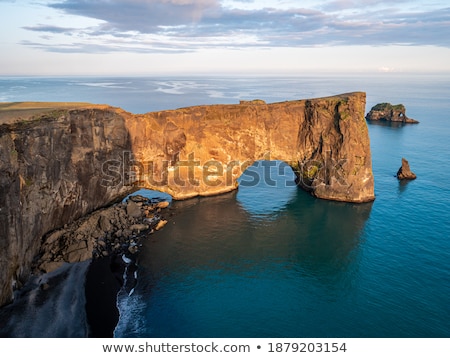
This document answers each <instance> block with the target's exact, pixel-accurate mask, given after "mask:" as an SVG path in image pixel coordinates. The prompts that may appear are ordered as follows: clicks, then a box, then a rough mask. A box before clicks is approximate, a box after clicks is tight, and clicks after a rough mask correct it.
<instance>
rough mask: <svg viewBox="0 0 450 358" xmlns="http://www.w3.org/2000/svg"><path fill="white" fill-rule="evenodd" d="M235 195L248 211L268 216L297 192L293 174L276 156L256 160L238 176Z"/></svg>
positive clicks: (285, 204)
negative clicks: (270, 158) (274, 157)
mask: <svg viewBox="0 0 450 358" xmlns="http://www.w3.org/2000/svg"><path fill="white" fill-rule="evenodd" d="M238 184H239V186H238V192H237V196H236V199H237V200H238V202H239V203H240V205H241V206H242V207H243V208H244V209H245V210H246V211H247V212H248V213H249V214H250V215H255V216H259V217H261V216H264V219H268V218H270V217H271V216H274V214H275V213H278V212H280V211H282V210H283V209H285V208H286V206H287V205H288V204H289V203H290V202H292V201H293V200H294V199H295V197H296V195H297V192H298V185H297V184H296V175H295V173H294V171H293V169H292V167H291V166H289V164H287V163H286V162H284V161H280V160H258V161H255V162H254V163H253V164H252V165H251V166H249V167H248V168H247V169H246V170H245V171H244V172H243V173H242V175H241V176H240V177H239V178H238Z"/></svg>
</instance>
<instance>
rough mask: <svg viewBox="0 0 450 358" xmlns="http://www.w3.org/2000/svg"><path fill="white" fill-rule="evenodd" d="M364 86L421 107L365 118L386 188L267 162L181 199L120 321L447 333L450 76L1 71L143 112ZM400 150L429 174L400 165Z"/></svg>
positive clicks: (166, 330) (31, 91) (31, 92)
mask: <svg viewBox="0 0 450 358" xmlns="http://www.w3.org/2000/svg"><path fill="white" fill-rule="evenodd" d="M351 91H364V92H366V93H367V106H366V112H368V111H369V110H370V108H371V107H372V106H373V105H375V104H377V103H380V102H391V103H392V104H398V103H402V104H404V105H405V106H406V109H407V115H408V116H409V117H412V118H414V119H417V120H419V121H420V123H419V124H414V125H413V124H408V125H389V124H382V123H369V124H368V127H369V135H370V140H371V150H372V163H373V172H374V177H375V195H376V200H375V201H374V202H373V203H366V204H348V203H337V202H330V201H325V200H320V199H315V198H313V197H311V196H310V195H309V194H308V193H305V192H303V191H302V190H301V189H299V188H297V187H296V186H295V185H293V173H292V171H291V170H290V169H289V168H285V167H283V166H280V165H279V164H280V163H267V162H256V163H255V164H254V165H253V166H252V167H250V168H249V169H248V170H250V172H247V174H244V175H243V176H242V177H241V185H240V187H239V189H238V190H237V191H235V192H232V193H228V194H225V195H220V196H216V197H209V198H196V199H191V200H187V201H180V202H175V201H174V202H172V204H171V213H172V214H171V216H170V218H169V223H168V224H167V225H166V227H165V228H164V229H163V230H161V231H160V232H158V233H156V234H154V235H151V236H149V237H148V239H147V240H145V241H144V246H143V247H142V250H141V252H140V255H139V261H138V265H139V269H138V281H137V285H136V287H135V289H134V290H133V291H132V293H131V294H127V293H124V292H121V293H119V296H118V298H117V304H118V308H119V312H120V318H119V322H118V324H117V327H116V329H115V331H114V335H115V337H230V338H231V337H261V338H263V337H411V338H412V337H450V219H449V214H448V209H449V208H450V187H449V186H448V183H447V181H448V177H447V175H448V173H450V158H449V156H450V144H449V143H450V141H449V140H448V138H449V136H450V76H448V75H424V74H422V75H420V74H415V75H411V74H402V73H397V74H396V73H380V74H377V75H371V76H368V75H351V76H343V75H326V76H325V75H323V76H313V75H308V76H298V77H292V78H287V77H280V78H279V77H274V76H272V77H256V76H255V77H245V76H241V77H232V76H228V77H164V78H162V77H161V78H157V77H146V78H140V77H116V78H104V77H103V78H97V77H86V78H80V77H55V78H39V77H23V78H21V77H1V78H0V101H3V102H8V101H9V102H11V101H62V102H68V101H74V102H84V101H86V102H92V103H107V104H110V105H113V106H117V107H122V108H124V109H125V110H128V111H130V112H133V113H144V112H149V111H156V110H163V109H172V108H179V107H184V106H191V105H200V104H216V103H238V102H239V100H241V99H246V100H251V99H263V100H265V101H266V102H277V101H285V100H293V99H303V98H314V97H322V96H328V95H334V94H339V93H345V92H351ZM402 157H405V158H406V159H408V161H409V163H410V165H411V170H412V171H413V172H415V173H416V174H417V179H416V180H414V181H410V182H399V181H398V180H397V179H396V178H395V174H396V172H397V170H398V168H399V167H400V165H401V159H402ZM272 164H273V165H272ZM280 168H281V169H280ZM251 171H253V173H257V175H258V176H259V177H260V178H264V177H266V178H267V180H261V181H259V182H258V183H254V182H252V181H251V180H248V178H252V177H254V176H252V175H251ZM274 182H275V183H274ZM249 183H250V184H251V185H250V184H249ZM144 193H145V192H144ZM147 195H159V194H157V193H154V192H149V193H147ZM71 282H73V280H72V281H71ZM76 282H79V278H78V279H77V280H76ZM66 299H67V297H66ZM81 300H82V299H81ZM30 304H31V303H30ZM47 310H48V307H47ZM31 311H32V310H31V309H30V310H26V311H24V312H25V313H24V314H23V315H22V319H23V320H27V318H30V317H27V316H26V315H27V313H26V312H31ZM43 314H44V315H45V314H46V313H45V312H44V313H43ZM16 321H17V319H16ZM16 324H19V323H16ZM27 324H28V325H30V324H33V323H30V321H28V323H27ZM34 324H35V325H39V324H42V320H36V322H35V323H34ZM79 324H80V322H77V323H76V324H73V326H74V327H76V326H77V325H79ZM35 331H39V327H35Z"/></svg>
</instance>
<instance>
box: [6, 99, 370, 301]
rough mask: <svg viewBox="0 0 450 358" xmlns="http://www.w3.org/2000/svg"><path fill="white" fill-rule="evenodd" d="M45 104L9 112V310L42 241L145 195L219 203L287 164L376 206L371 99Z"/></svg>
mask: <svg viewBox="0 0 450 358" xmlns="http://www.w3.org/2000/svg"><path fill="white" fill-rule="evenodd" d="M36 106H37V107H38V105H36ZM36 106H35V107H36ZM30 107H32V106H30ZM47 107H49V108H46V109H45V110H44V109H39V108H37V109H34V110H32V111H31V110H29V109H27V111H21V110H20V108H18V107H17V105H16V106H14V104H11V105H10V106H9V107H8V106H6V105H2V106H1V108H0V170H1V172H2V176H1V177H0V267H1V270H0V290H1V292H0V305H1V304H4V303H6V302H8V301H9V300H11V298H12V292H13V289H14V288H16V287H18V286H20V283H21V282H23V281H24V280H25V279H26V278H27V277H28V275H29V268H30V266H31V262H32V260H33V258H34V256H35V255H36V254H37V252H38V251H39V248H40V245H41V238H42V237H43V235H44V234H46V233H48V232H50V231H52V230H54V229H56V228H59V227H62V226H64V224H66V223H68V222H71V221H73V220H75V219H77V218H79V217H81V216H83V215H86V214H87V213H89V212H92V211H93V210H95V209H98V208H101V207H103V206H106V205H108V204H110V203H111V202H113V201H115V200H117V199H119V198H121V197H123V196H124V195H125V194H127V193H129V192H131V191H133V190H134V189H136V188H137V187H146V188H150V189H156V190H160V191H164V192H166V193H169V194H171V195H172V196H173V198H174V199H186V198H190V197H194V196H198V195H202V196H208V195H216V194H219V193H224V192H227V191H231V190H234V189H236V188H237V179H238V178H239V176H240V175H241V174H242V173H243V172H244V170H245V169H246V168H247V167H248V166H250V165H251V164H252V163H253V162H254V161H256V160H261V159H268V160H269V159H270V160H282V161H285V162H286V163H288V164H289V165H290V166H291V167H292V168H293V169H294V172H295V173H296V176H297V182H298V184H299V186H301V187H302V188H304V189H305V190H307V191H309V192H311V194H312V195H314V196H316V197H318V198H322V199H329V200H338V201H346V202H366V201H371V200H373V199H374V182H373V175H372V162H371V154H370V142H369V135H368V129H367V124H366V122H365V119H364V111H365V93H362V92H356V93H349V94H343V95H338V96H333V97H327V98H319V99H309V100H299V101H289V102H282V103H273V104H266V103H265V102H264V101H261V100H255V101H241V103H240V104H235V105H212V106H196V107H188V108H182V109H177V110H168V111H160V112H152V113H147V114H142V115H134V114H131V113H128V112H125V111H123V110H121V109H118V108H113V107H109V106H99V105H86V104H83V105H80V104H77V105H76V106H75V105H73V106H72V105H71V104H65V105H62V104H48V106H47ZM261 179H262V178H261Z"/></svg>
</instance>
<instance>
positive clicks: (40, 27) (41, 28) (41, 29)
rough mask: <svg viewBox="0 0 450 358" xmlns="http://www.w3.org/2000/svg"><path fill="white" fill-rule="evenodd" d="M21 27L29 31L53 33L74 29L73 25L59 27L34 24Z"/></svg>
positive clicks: (62, 32) (68, 31)
mask: <svg viewBox="0 0 450 358" xmlns="http://www.w3.org/2000/svg"><path fill="white" fill-rule="evenodd" d="M23 29H25V30H29V31H37V32H51V33H55V34H64V33H71V32H73V31H75V30H76V29H75V28H73V27H61V26H54V25H35V26H24V27H23Z"/></svg>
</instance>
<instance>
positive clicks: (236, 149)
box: [124, 92, 374, 202]
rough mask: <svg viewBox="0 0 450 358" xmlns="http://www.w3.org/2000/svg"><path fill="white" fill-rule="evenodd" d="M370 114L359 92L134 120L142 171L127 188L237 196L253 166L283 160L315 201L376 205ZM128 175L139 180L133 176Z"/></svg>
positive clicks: (134, 147)
mask: <svg viewBox="0 0 450 358" xmlns="http://www.w3.org/2000/svg"><path fill="white" fill-rule="evenodd" d="M364 110H365V94H364V93H362V92H356V93H349V94H343V95H339V96H333V97H326V98H319V99H311V100H300V101H289V102H281V103H273V104H266V103H265V102H264V101H261V100H256V101H241V102H240V104H237V105H212V106H196V107H188V108H182V109H177V110H171V111H161V112H152V113H147V114H144V115H139V116H129V117H128V118H127V119H126V125H127V130H128V131H129V133H130V137H131V151H132V155H133V163H134V164H137V165H138V167H139V170H138V171H137V172H135V171H134V169H133V168H132V167H130V166H126V164H125V168H124V169H125V170H124V171H125V175H124V178H125V177H134V178H135V179H136V180H135V182H127V184H128V185H137V186H142V187H147V188H150V189H156V190H160V191H164V192H167V193H169V194H170V195H172V196H173V197H174V198H175V199H186V198H190V197H194V196H197V195H203V196H208V195H216V194H219V193H223V192H227V191H230V190H234V189H236V187H237V179H238V178H239V176H240V175H241V174H242V173H243V172H244V170H245V169H246V168H247V167H248V166H249V165H251V164H252V163H253V162H254V161H257V160H281V161H285V162H286V163H288V164H289V165H290V166H291V167H292V168H293V170H294V172H295V173H296V175H297V180H298V184H299V185H300V186H301V187H303V188H304V189H305V190H307V191H310V192H311V193H312V194H313V195H314V196H316V197H319V198H323V199H330V200H338V201H348V202H366V201H371V200H373V199H374V188H373V187H374V185H373V176H372V169H371V154H370V142H369V136H368V130H367V124H366V122H365V120H364ZM161 133H162V134H163V135H162V136H161ZM149 143H151V144H150V146H151V148H150V149H149ZM124 162H125V161H124ZM127 171H129V172H130V173H132V174H131V175H128V176H127V175H126V172H127ZM136 173H137V175H136ZM155 178H157V180H155Z"/></svg>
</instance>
